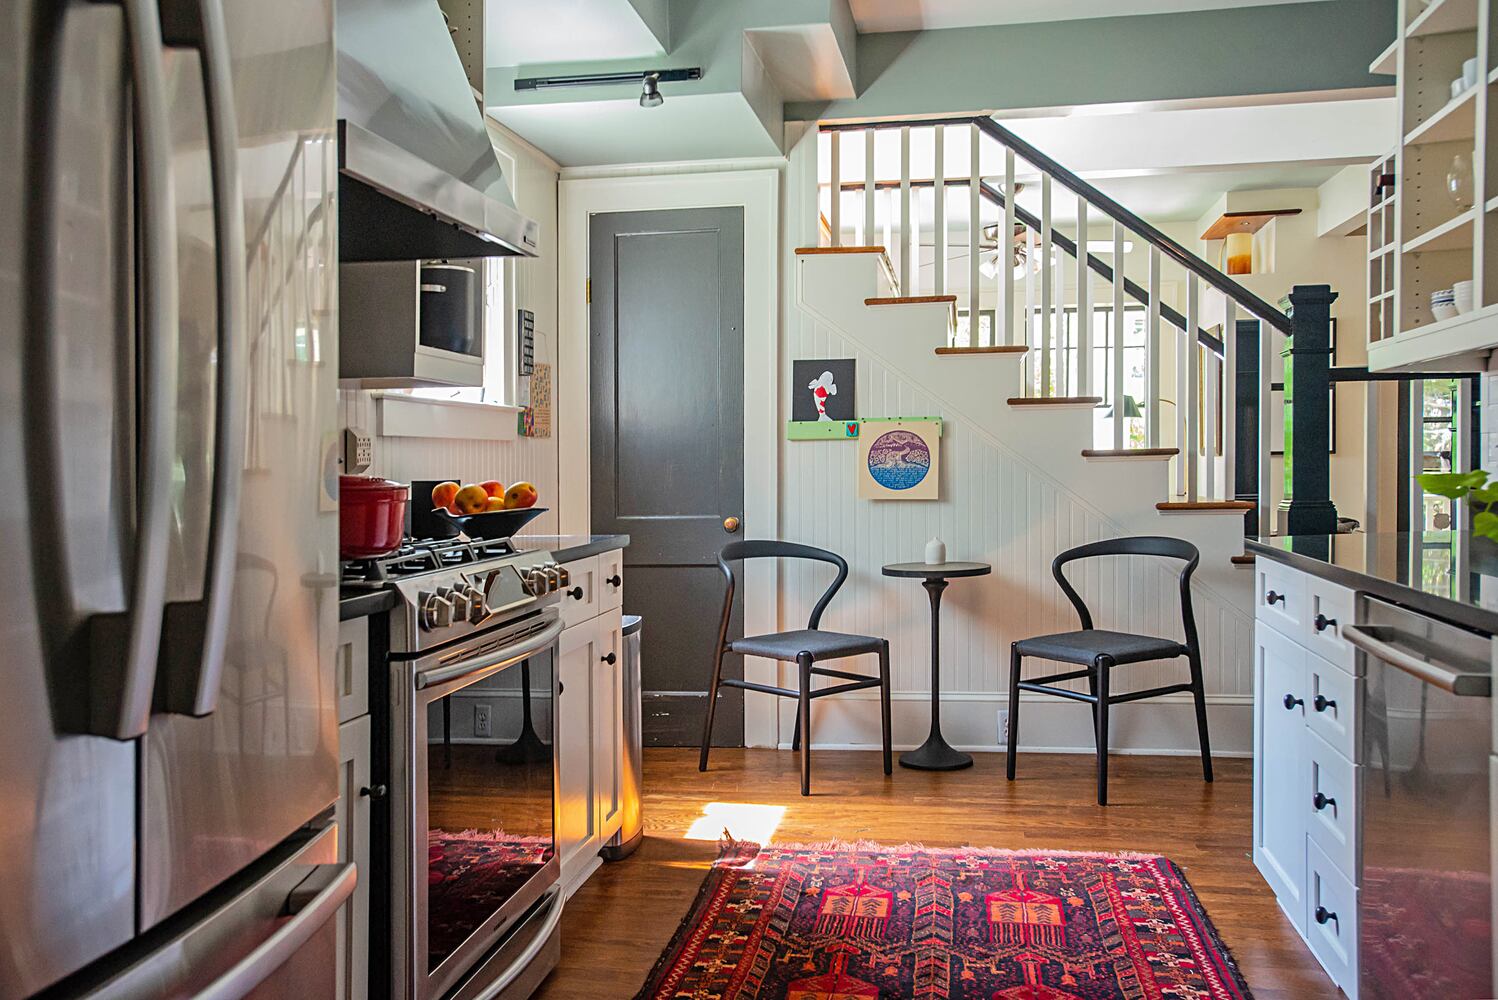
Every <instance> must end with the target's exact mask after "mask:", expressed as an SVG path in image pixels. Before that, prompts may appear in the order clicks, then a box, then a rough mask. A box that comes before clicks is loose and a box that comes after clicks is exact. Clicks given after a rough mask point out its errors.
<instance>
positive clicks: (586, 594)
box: [562, 556, 598, 628]
mask: <svg viewBox="0 0 1498 1000" xmlns="http://www.w3.org/2000/svg"><path fill="white" fill-rule="evenodd" d="M562 568H563V569H565V570H566V571H567V586H565V587H563V588H562V622H563V623H564V624H566V626H567V627H568V628H572V627H573V626H575V625H580V624H582V623H583V622H585V621H587V620H588V619H590V618H596V617H597V616H598V557H597V556H588V557H587V558H586V559H574V560H572V562H569V563H563V564H562Z"/></svg>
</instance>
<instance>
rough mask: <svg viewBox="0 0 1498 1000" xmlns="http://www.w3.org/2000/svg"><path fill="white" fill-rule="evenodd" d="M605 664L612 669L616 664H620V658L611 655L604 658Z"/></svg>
mask: <svg viewBox="0 0 1498 1000" xmlns="http://www.w3.org/2000/svg"><path fill="white" fill-rule="evenodd" d="M603 662H604V663H607V664H608V665H609V666H611V667H612V666H613V665H614V664H616V663H618V662H619V657H617V656H615V655H614V654H613V653H610V654H609V655H608V656H605V657H603Z"/></svg>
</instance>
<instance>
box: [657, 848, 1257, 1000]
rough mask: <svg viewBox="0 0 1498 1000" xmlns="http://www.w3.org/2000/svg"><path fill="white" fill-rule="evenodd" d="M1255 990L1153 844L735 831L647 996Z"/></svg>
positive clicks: (1082, 995) (1197, 996)
mask: <svg viewBox="0 0 1498 1000" xmlns="http://www.w3.org/2000/svg"><path fill="white" fill-rule="evenodd" d="M683 997H692V998H706V997H710V998H714V1000H747V998H749V997H755V998H758V1000H875V998H879V997H883V998H890V1000H892V998H929V1000H947V998H963V1000H1250V993H1249V990H1248V986H1247V984H1246V983H1244V981H1243V977H1242V976H1241V975H1240V974H1239V973H1238V969H1237V966H1236V965H1234V963H1233V959H1232V957H1231V956H1230V955H1229V954H1228V951H1227V949H1226V948H1225V947H1223V945H1222V942H1221V941H1220V940H1219V939H1218V937H1217V932H1216V931H1215V930H1214V929H1213V927H1212V924H1211V921H1209V920H1208V919H1207V915H1206V914H1205V913H1204V912H1202V908H1201V905H1200V904H1199V903H1198V902H1197V901H1196V896H1195V894H1194V893H1193V892H1192V891H1191V887H1190V886H1189V885H1187V884H1186V879H1185V878H1184V877H1183V876H1182V875H1181V872H1180V869H1178V868H1177V867H1176V866H1175V865H1174V864H1172V863H1171V862H1170V861H1168V860H1166V859H1165V858H1162V857H1159V856H1157V855H1146V854H1079V853H1069V852H1065V851H1000V850H989V849H982V848H960V849H956V850H928V849H926V848H922V847H880V846H877V845H869V844H856V845H846V844H843V845H838V844H833V845H810V846H808V845H774V846H771V847H766V848H761V847H759V846H757V845H754V844H742V843H730V844H725V845H724V847H723V852H722V854H721V856H720V857H719V859H718V861H717V863H716V864H715V865H714V866H713V869H712V871H711V872H709V873H708V876H707V879H706V880H705V881H704V882H703V885H702V889H701V891H700V892H699V893H698V895H697V900H696V902H694V903H693V904H692V909H691V912H690V913H688V914H687V917H686V919H685V920H683V921H682V924H681V927H680V928H678V929H677V932H676V935H675V937H674V938H673V939H672V941H671V944H670V945H669V946H667V948H666V951H665V952H664V953H663V954H662V955H661V958H660V961H659V962H657V963H656V966H655V968H654V969H653V970H651V973H650V978H649V979H648V980H647V981H646V983H645V986H644V988H643V989H641V990H640V992H639V994H637V996H636V1000H669V998H683Z"/></svg>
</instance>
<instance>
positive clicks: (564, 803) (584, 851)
mask: <svg viewBox="0 0 1498 1000" xmlns="http://www.w3.org/2000/svg"><path fill="white" fill-rule="evenodd" d="M596 636H597V630H596V629H595V627H594V625H593V623H592V622H584V623H583V624H581V625H574V626H573V627H572V628H569V629H567V630H565V631H564V632H563V633H562V638H561V642H560V644H559V647H558V649H559V652H558V656H557V660H558V662H557V721H556V746H557V853H558V855H559V857H560V858H561V863H562V881H563V884H572V882H573V880H574V878H575V877H576V876H577V875H578V872H579V871H580V869H581V868H582V867H583V866H584V865H586V864H587V862H588V861H589V860H590V859H591V858H592V857H593V856H594V855H596V854H597V853H598V847H599V842H598V801H597V795H596V793H595V782H594V778H593V769H594V760H595V754H594V750H593V742H594V734H593V691H592V688H593V665H594V664H595V663H596V662H597V661H598V657H599V655H600V654H599V653H598V651H597V649H598V643H597V642H596V641H595V639H596Z"/></svg>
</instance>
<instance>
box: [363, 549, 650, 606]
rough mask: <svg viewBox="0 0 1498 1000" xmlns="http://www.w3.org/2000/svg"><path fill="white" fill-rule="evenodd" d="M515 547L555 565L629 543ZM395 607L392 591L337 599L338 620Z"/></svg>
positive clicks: (373, 591)
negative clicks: (547, 556)
mask: <svg viewBox="0 0 1498 1000" xmlns="http://www.w3.org/2000/svg"><path fill="white" fill-rule="evenodd" d="M514 542H515V548H516V550H517V551H520V552H535V551H538V550H542V551H547V552H550V553H551V557H552V558H553V559H555V560H556V561H557V562H563V563H564V562H571V561H572V560H574V559H586V558H587V557H588V556H596V555H598V554H599V553H600V552H612V551H614V550H615V549H622V548H624V547H625V546H627V545H628V544H629V536H628V535H516V536H515V538H514ZM393 607H395V592H394V591H391V590H365V591H359V590H350V591H345V592H344V593H343V594H342V595H341V596H340V597H339V599H338V620H339V621H348V620H349V619H350V618H364V617H366V616H368V615H377V614H380V613H381V612H383V611H389V610H390V609H391V608H393Z"/></svg>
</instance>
